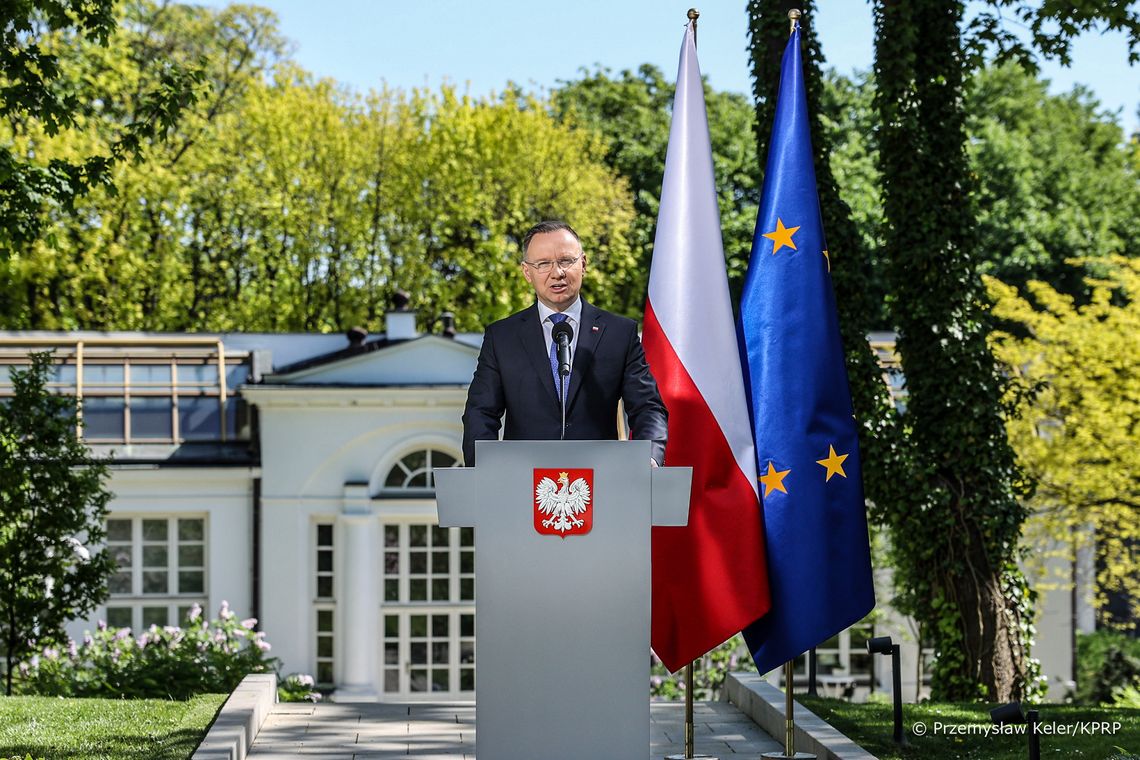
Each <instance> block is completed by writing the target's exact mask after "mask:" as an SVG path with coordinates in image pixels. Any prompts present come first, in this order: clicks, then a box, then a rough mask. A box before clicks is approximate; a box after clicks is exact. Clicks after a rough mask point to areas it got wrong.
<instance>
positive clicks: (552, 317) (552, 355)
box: [550, 314, 570, 394]
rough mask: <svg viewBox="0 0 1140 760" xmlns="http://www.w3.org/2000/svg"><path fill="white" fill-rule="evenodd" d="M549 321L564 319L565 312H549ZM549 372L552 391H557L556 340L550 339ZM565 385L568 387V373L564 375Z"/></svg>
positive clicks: (557, 321) (554, 321) (555, 321)
mask: <svg viewBox="0 0 1140 760" xmlns="http://www.w3.org/2000/svg"><path fill="white" fill-rule="evenodd" d="M550 321H551V323H553V324H555V325H556V324H558V323H559V322H565V321H566V315H565V314H551V315H550ZM550 372H551V374H552V375H554V392H555V393H556V394H557V393H558V341H555V340H551V341H550ZM566 387H567V388H569V387H570V375H567V376H566Z"/></svg>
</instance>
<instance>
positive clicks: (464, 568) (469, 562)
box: [459, 552, 475, 573]
mask: <svg viewBox="0 0 1140 760" xmlns="http://www.w3.org/2000/svg"><path fill="white" fill-rule="evenodd" d="M459 572H461V573H473V572H475V552H460V554H459Z"/></svg>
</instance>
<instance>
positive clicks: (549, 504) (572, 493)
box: [534, 470, 592, 536]
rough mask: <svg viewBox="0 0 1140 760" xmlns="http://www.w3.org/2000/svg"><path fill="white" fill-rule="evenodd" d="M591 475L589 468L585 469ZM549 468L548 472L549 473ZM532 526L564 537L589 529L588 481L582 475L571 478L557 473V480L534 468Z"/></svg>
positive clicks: (568, 474) (567, 474) (543, 531)
mask: <svg viewBox="0 0 1140 760" xmlns="http://www.w3.org/2000/svg"><path fill="white" fill-rule="evenodd" d="M586 473H587V474H592V471H586ZM553 474H554V472H553V471H552V472H551V473H550V475H553ZM535 482H536V485H535V488H534V504H535V510H536V512H535V516H534V517H535V519H534V522H535V526H534V527H535V529H536V530H538V531H539V532H540V533H546V534H551V535H556V536H566V535H569V534H573V533H586V532H588V531H589V530H590V527H591V526H590V523H591V522H592V521H591V519H590V518H591V515H590V498H591V497H590V483H589V481H588V480H587V478H586V477H577V478H574V479H573V480H571V478H570V473H569V472H566V471H565V470H563V471H558V472H557V480H555V479H554V478H552V477H550V476H549V475H545V476H544V475H543V474H542V473H541V472H540V471H538V470H536V471H535Z"/></svg>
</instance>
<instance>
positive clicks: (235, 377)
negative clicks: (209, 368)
mask: <svg viewBox="0 0 1140 760" xmlns="http://www.w3.org/2000/svg"><path fill="white" fill-rule="evenodd" d="M248 379H249V365H247V364H230V365H227V366H226V390H227V391H229V392H230V393H233V392H234V389H235V388H237V387H238V386H239V385H242V384H243V383H245V381H246V380H248Z"/></svg>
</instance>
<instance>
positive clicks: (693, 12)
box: [685, 8, 701, 45]
mask: <svg viewBox="0 0 1140 760" xmlns="http://www.w3.org/2000/svg"><path fill="white" fill-rule="evenodd" d="M685 15H686V16H688V17H689V23H690V24H692V25H693V44H694V45H696V44H697V19H699V18H700V17H701V12H700V11H698V10H697V9H696V8H690V9H689V12H688V13H686V14H685Z"/></svg>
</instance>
